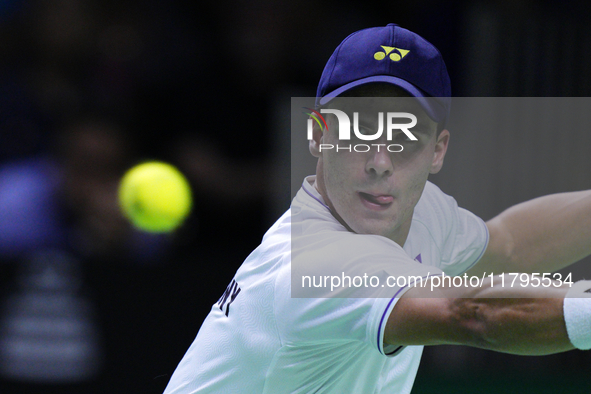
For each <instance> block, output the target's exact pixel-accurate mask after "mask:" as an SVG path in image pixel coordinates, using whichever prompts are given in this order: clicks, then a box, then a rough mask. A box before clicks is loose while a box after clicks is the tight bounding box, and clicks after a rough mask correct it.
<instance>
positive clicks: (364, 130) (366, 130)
mask: <svg viewBox="0 0 591 394" xmlns="http://www.w3.org/2000/svg"><path fill="white" fill-rule="evenodd" d="M359 133H360V134H362V135H374V134H375V133H376V131H375V130H371V129H369V128H367V127H359Z"/></svg>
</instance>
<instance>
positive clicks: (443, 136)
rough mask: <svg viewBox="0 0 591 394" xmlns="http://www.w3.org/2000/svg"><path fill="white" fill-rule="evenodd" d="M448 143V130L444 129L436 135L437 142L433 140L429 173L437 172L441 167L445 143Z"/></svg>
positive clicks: (445, 150)
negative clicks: (433, 146)
mask: <svg viewBox="0 0 591 394" xmlns="http://www.w3.org/2000/svg"><path fill="white" fill-rule="evenodd" d="M448 143H449V131H448V130H447V129H444V130H442V131H441V133H439V135H438V136H437V142H435V151H434V153H433V162H432V163H431V171H430V173H431V174H437V173H438V172H439V170H441V167H443V159H444V158H445V153H446V152H447V145H448Z"/></svg>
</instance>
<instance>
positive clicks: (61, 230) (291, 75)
mask: <svg viewBox="0 0 591 394" xmlns="http://www.w3.org/2000/svg"><path fill="white" fill-rule="evenodd" d="M197 3H198V2H187V1H175V0H172V1H156V0H144V1H141V2H140V1H133V0H117V1H115V0H54V1H43V0H29V1H27V0H2V1H0V392H1V393H3V394H5V393H10V394H11V393H53V392H55V393H81V392H84V393H106V392H108V393H112V394H115V393H160V392H162V391H163V390H164V387H165V386H166V383H167V382H168V379H169V378H170V375H171V374H172V372H173V370H174V368H175V367H176V364H177V363H178V362H179V361H180V359H181V357H182V356H183V354H184V352H185V351H186V349H187V348H188V346H189V345H190V343H191V342H192V340H193V338H194V336H195V335H196V333H197V330H198V329H199V326H200V324H201V322H202V320H203V319H204V317H205V316H206V314H207V313H208V311H209V309H210V308H211V305H212V304H213V303H215V302H216V301H217V299H218V298H219V296H220V295H221V294H222V293H223V291H224V289H225V288H226V286H227V284H228V283H229V281H230V280H231V278H232V276H233V274H234V272H235V270H236V269H237V268H238V267H239V265H240V264H241V262H242V261H243V259H244V258H245V257H246V256H247V255H248V254H249V253H250V251H251V250H252V249H253V248H254V247H256V245H258V243H259V242H260V239H261V237H262V235H263V234H264V232H265V231H266V229H267V228H268V227H269V226H270V225H271V224H272V223H273V221H274V220H275V219H276V218H277V217H279V215H281V213H282V212H283V211H285V210H286V209H287V208H288V207H289V202H290V186H289V176H288V175H287V174H289V166H290V157H289V156H290V154H289V141H290V130H289V116H290V113H289V105H290V97H292V96H314V95H315V92H316V84H317V82H318V79H319V77H320V74H321V72H322V69H323V67H324V63H325V62H326V60H327V59H328V58H329V56H330V54H331V53H332V51H333V50H334V48H335V47H336V46H337V45H338V44H339V43H340V41H341V40H342V39H343V38H345V37H346V36H347V35H348V34H350V33H352V32H353V31H356V30H358V29H361V28H365V27H371V26H377V25H385V24H387V23H391V22H395V23H398V24H399V25H401V26H403V27H406V28H409V29H411V30H413V31H415V32H417V33H419V34H420V35H422V36H423V37H425V38H426V39H427V40H429V41H431V42H432V43H433V44H435V46H437V47H438V48H439V49H440V51H441V52H442V53H443V55H444V58H445V59H446V63H447V66H448V69H449V72H450V76H451V79H452V87H453V92H454V95H455V96H468V97H472V96H491V97H494V96H520V97H527V96H591V72H590V71H591V51H589V50H588V48H590V47H591V31H590V30H589V29H588V27H587V26H588V22H589V19H590V18H589V15H590V14H589V12H588V9H587V3H586V2H584V1H574V0H564V1H560V2H558V1H553V0H547V1H533V0H532V1H527V0H521V1H505V0H497V1H493V0H491V1H467V0H466V1H460V0H455V1H454V0H452V1H438V0H420V1H414V2H397V1H388V2H386V1H378V0H370V1H364V2H354V1H309V0H301V1H295V0H293V1H272V0H251V1H244V0H243V1H233V2H226V1H217V2H207V1H205V2H200V4H197ZM581 131H582V132H583V133H580V135H584V133H586V131H584V130H579V132H581ZM572 136H573V135H571V137H572ZM574 137H577V135H574ZM457 138H458V140H461V135H460V136H458V137H457ZM548 138H549V139H550V140H552V138H555V136H549V137H548ZM571 140H572V139H571ZM465 141H470V140H465ZM575 141H578V140H576V139H575ZM585 141H586V142H585V144H587V142H589V139H588V137H587V139H586V140H585ZM472 142H474V141H473V140H472ZM453 143H454V142H452V144H453ZM470 143H471V142H468V143H464V146H465V148H468V149H469V148H470V145H469V144H470ZM589 143H591V142H589ZM466 144H467V146H466ZM575 144H576V142H575ZM452 146H453V145H452ZM578 146H585V145H584V144H583V145H581V144H578ZM458 151H459V152H458V153H457V159H456V160H457V161H456V162H455V163H457V164H455V165H454V164H453V162H452V164H451V165H450V166H451V168H452V169H454V170H453V171H452V170H450V171H449V172H444V173H442V175H441V176H440V177H439V178H437V179H435V181H436V182H437V183H438V184H439V185H440V187H442V189H443V190H444V191H446V192H448V193H450V194H452V195H456V194H454V192H455V191H457V192H458V197H457V198H458V201H459V202H460V205H462V206H466V207H468V208H470V209H472V210H473V211H474V212H475V213H477V214H479V215H481V216H482V217H483V218H484V219H488V218H490V217H491V216H492V215H493V213H494V212H499V211H500V210H502V209H504V208H506V207H508V206H509V205H510V204H513V203H515V202H518V201H521V200H522V199H524V198H531V197H534V196H535V195H531V194H532V193H534V192H538V191H545V190H546V189H541V190H537V189H535V190H534V191H532V190H531V189H527V190H525V191H523V190H521V189H523V188H521V189H520V190H519V191H520V192H519V193H513V191H514V188H513V187H512V186H511V185H507V184H506V183H505V182H504V181H503V180H502V179H497V180H496V183H494V184H491V182H488V180H483V181H482V182H483V183H486V185H488V186H489V188H490V189H491V190H494V191H495V192H496V193H497V194H496V195H491V194H489V195H490V196H491V197H490V198H489V199H483V198H482V196H481V195H475V193H474V192H473V189H470V188H469V187H466V186H465V185H464V179H466V178H464V175H462V173H461V170H462V168H473V167H471V163H466V161H467V160H468V161H469V160H478V159H479V157H481V156H482V155H485V153H486V155H487V157H489V160H488V162H489V164H491V165H492V166H493V167H494V163H495V160H500V159H499V158H501V159H502V160H503V161H506V160H509V159H510V158H511V157H513V156H515V155H514V153H515V152H513V153H512V152H501V151H495V150H492V149H491V150H488V151H487V152H475V153H473V154H472V156H461V154H460V153H461V150H459V149H458ZM579 152H580V153H581V154H584V150H579ZM562 153H563V156H562V157H566V156H569V152H568V151H566V152H564V151H563V152H562ZM454 154H456V153H454ZM532 154H533V153H532ZM505 155H508V156H505ZM148 159H155V160H165V161H168V162H171V163H173V164H175V165H176V166H178V167H179V168H180V169H181V170H182V171H183V172H184V173H185V174H186V175H187V176H188V178H189V180H190V182H191V184H192V187H193V191H194V203H195V204H194V209H193V211H192V214H191V216H190V218H189V219H188V220H187V222H186V223H185V224H184V225H183V227H182V228H180V229H179V230H178V231H177V232H175V233H174V234H170V235H165V236H162V235H150V234H144V233H140V232H138V231H136V230H134V229H133V228H132V227H131V226H130V225H129V224H128V223H127V222H126V221H125V220H124V219H123V217H122V216H121V214H120V212H119V209H118V206H117V200H116V193H117V185H118V181H119V179H120V177H121V176H122V174H123V172H124V171H125V170H126V169H127V168H129V167H130V166H132V165H133V164H136V163H138V162H140V161H143V160H148ZM462 159H463V160H464V164H462V161H461V160H462ZM522 159H523V158H522ZM524 160H527V158H525V159H524ZM552 160H554V161H558V160H560V157H558V158H554V157H553V158H552ZM509 168H512V167H511V166H509ZM585 172H588V167H585V166H576V165H575V166H568V167H566V168H565V169H564V170H563V171H561V172H559V173H556V174H554V175H553V176H554V178H549V177H547V176H546V178H544V179H547V184H549V185H552V179H561V180H562V181H563V182H562V183H560V185H561V187H560V188H561V189H563V190H557V191H566V190H567V189H568V190H571V189H572V190H575V189H578V188H589V187H590V186H591V185H590V184H589V183H590V182H589V181H587V180H586V179H585V177H584V176H580V174H584V173H585ZM471 174H472V178H470V179H475V180H476V181H478V180H479V179H482V178H481V177H478V174H473V173H471ZM538 175H539V174H538ZM542 175H546V174H542ZM571 175H572V176H573V177H574V178H573V179H575V181H573V182H572V183H569V182H566V183H565V182H564V179H569V178H570V177H571ZM513 181H514V183H515V184H517V185H518V184H522V183H523V180H520V179H519V177H513ZM550 189H551V190H553V189H552V188H550ZM512 193H513V194H512ZM497 195H500V196H502V197H503V198H496V196H497ZM530 195H531V196H530ZM514 200H515V201H514ZM589 361H590V358H589V356H588V355H587V354H586V353H583V352H570V353H567V354H564V355H558V356H551V357H530V358H525V357H514V356H506V355H498V354H494V353H492V352H484V351H478V350H473V349H465V348H458V347H453V346H450V347H442V348H439V349H436V350H435V349H426V351H425V359H424V362H423V365H422V367H421V369H420V371H419V377H418V379H417V384H416V387H415V390H414V392H417V393H460V392H462V393H463V392H466V393H472V392H477V393H482V392H503V393H509V392H529V391H531V392H537V393H542V392H544V393H545V392H548V393H549V392H562V389H565V390H566V391H565V392H570V393H572V392H582V390H583V389H582V388H583V387H584V388H588V385H587V383H586V382H585V381H584V377H586V376H589V372H590V368H589V366H588V364H589Z"/></svg>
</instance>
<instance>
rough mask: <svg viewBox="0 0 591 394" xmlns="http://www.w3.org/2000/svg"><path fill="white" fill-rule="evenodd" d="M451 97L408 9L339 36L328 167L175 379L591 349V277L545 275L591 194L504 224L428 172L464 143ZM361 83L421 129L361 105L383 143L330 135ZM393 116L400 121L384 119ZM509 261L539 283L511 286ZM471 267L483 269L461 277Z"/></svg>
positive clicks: (380, 375) (516, 213) (582, 220)
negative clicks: (438, 353) (463, 204)
mask: <svg viewBox="0 0 591 394" xmlns="http://www.w3.org/2000/svg"><path fill="white" fill-rule="evenodd" d="M450 96H451V88H450V81H449V76H448V73H447V70H446V67H445V64H444V62H443V59H442V57H441V55H440V53H439V51H438V50H437V49H436V48H435V47H434V46H433V45H431V44H430V43H429V42H427V41H426V40H424V39H423V38H421V37H420V36H418V35H417V34H415V33H413V32H410V31H408V30H406V29H403V28H401V27H399V26H397V25H395V24H390V25H387V26H385V27H376V28H369V29H365V30H361V31H358V32H356V33H353V34H352V35H350V36H349V37H347V38H346V39H345V40H344V41H343V42H342V43H341V44H340V45H339V46H338V47H337V49H336V50H335V52H334V53H333V55H332V56H331V58H330V59H329V61H328V63H327V65H326V67H325V69H324V72H323V74H322V76H321V79H320V83H319V86H318V92H317V103H316V104H317V108H316V110H315V111H316V113H317V114H319V115H323V118H322V119H323V120H325V121H326V124H325V125H324V124H323V122H320V121H319V122H317V123H316V122H313V130H312V138H311V140H310V151H311V153H312V154H313V155H314V156H315V157H317V159H318V162H317V163H318V164H317V168H316V174H315V175H314V176H309V177H307V178H306V179H305V180H304V182H303V185H302V188H301V189H300V190H299V192H298V193H297V195H296V197H295V198H294V200H293V202H292V205H291V208H290V209H289V210H288V211H287V212H286V213H285V214H284V215H283V216H282V217H281V218H280V219H279V220H278V221H277V222H276V223H275V224H274V225H273V226H272V227H271V228H270V229H269V230H268V232H267V233H266V234H265V236H264V237H263V240H262V243H261V244H260V246H259V247H258V248H256V249H255V250H254V251H253V252H252V254H251V255H250V256H249V257H248V258H247V259H246V261H245V262H244V263H243V265H242V266H241V267H240V268H239V269H238V271H237V272H236V274H235V276H234V278H231V280H230V284H229V285H228V288H227V289H226V291H225V292H224V294H223V295H221V297H220V299H219V300H218V301H217V302H216V303H215V304H214V305H213V307H212V309H211V312H210V314H209V315H208V317H207V318H206V319H205V321H204V323H203V325H202V327H201V329H200V330H199V333H198V334H197V337H196V339H195V341H194V342H193V344H192V345H191V347H190V348H189V350H188V351H187V353H186V355H185V357H184V358H183V359H182V360H181V362H180V364H179V365H178V367H177V369H176V371H175V372H174V374H173V376H172V378H171V380H170V382H169V384H168V386H167V388H166V391H165V393H167V394H173V393H175V394H177V393H185V394H188V393H410V391H411V389H412V386H413V382H414V379H415V376H416V372H417V369H418V365H419V361H420V357H421V353H422V349H423V346H424V345H437V344H462V345H468V346H474V347H479V348H486V349H492V350H497V351H500V352H507V353H514V354H523V355H528V354H532V355H533V354H535V355H539V354H550V353H556V352H563V351H568V350H571V349H575V348H579V349H589V348H591V329H590V327H591V298H590V297H591V282H586V281H581V282H576V283H574V284H573V283H569V282H568V281H564V280H562V278H559V277H556V276H554V277H548V276H544V277H543V278H539V277H536V275H533V274H531V275H529V274H527V273H532V272H540V273H541V272H546V273H551V272H555V271H556V270H558V269H560V268H563V267H565V266H567V265H569V264H571V263H573V262H575V261H578V260H579V259H581V258H583V257H584V256H586V255H588V254H590V253H591V242H589V238H590V236H591V220H589V218H591V193H589V192H575V193H564V194H556V195H550V196H545V197H541V198H538V199H535V200H532V201H528V202H525V203H522V204H520V205H517V206H514V207H512V208H510V209H508V210H507V211H505V212H503V213H501V214H500V215H499V216H497V217H495V218H493V219H492V220H490V221H489V222H486V223H485V222H484V221H482V220H481V219H480V218H478V217H477V216H475V215H474V214H472V213H470V212H468V211H466V210H464V209H462V208H459V207H458V206H457V204H456V202H455V200H454V199H453V198H452V197H450V196H447V195H445V194H444V193H443V192H442V191H441V190H440V189H439V188H438V187H437V186H435V185H434V184H432V183H430V182H428V181H427V177H428V175H429V174H430V173H436V172H437V171H439V170H440V168H441V166H442V165H443V160H444V157H445V154H446V151H447V147H448V142H449V136H450V134H449V131H448V130H447V129H446V128H445V125H446V121H447V119H448V117H449V112H450V99H449V98H450ZM357 97H361V98H369V99H370V100H371V104H370V105H369V107H371V109H373V110H375V111H376V112H379V113H382V114H385V113H388V112H395V114H398V115H397V116H407V117H409V118H410V119H411V120H413V122H411V123H412V128H411V126H408V130H405V129H404V127H398V128H396V127H390V126H392V124H393V123H394V122H395V120H393V119H392V118H388V119H386V120H383V122H382V123H381V124H380V120H379V117H375V116H369V115H366V111H362V110H361V111H359V113H358V115H357V116H358V118H357V123H356V125H357V126H355V127H356V129H355V130H356V131H355V133H354V135H353V136H352V137H351V138H350V140H349V142H351V143H353V142H366V145H369V146H371V149H369V150H367V151H361V152H356V151H354V150H353V149H352V150H346V149H344V150H343V149H341V150H340V151H337V149H331V148H329V147H330V146H333V147H334V146H337V145H338V144H339V143H342V142H343V141H342V135H341V134H340V132H339V131H340V129H339V126H340V124H341V123H340V121H341V120H342V119H343V118H342V114H352V113H353V112H355V108H353V107H351V105H353V104H351V103H352V102H353V103H355V105H357V104H356V103H358V101H356V100H355V99H354V100H353V101H351V100H349V99H351V98H357ZM409 114H411V115H412V116H411V115H409ZM315 116H316V114H315ZM339 116H341V119H339ZM353 116H354V115H353ZM316 119H317V120H319V119H320V118H318V117H317V118H316ZM351 119H353V117H351ZM388 122H390V123H388ZM384 124H388V125H389V130H390V132H391V135H388V133H383V134H382V135H380V134H379V133H378V132H377V131H376V130H383V129H384ZM396 125H397V124H395V126H396ZM409 125H410V123H409ZM398 126H400V125H398ZM372 138H376V139H375V140H374V141H373V145H372V144H369V143H367V141H368V140H370V139H372ZM388 144H391V145H396V146H398V147H402V148H403V149H390V150H389V149H387V148H385V147H386V146H389V145H388ZM379 148H381V149H379ZM509 272H511V273H516V272H522V273H526V274H527V275H526V277H527V278H528V280H529V278H531V281H528V285H527V286H509V285H508V283H504V285H502V282H501V281H500V279H501V277H502V274H503V273H509ZM490 273H494V274H495V275H492V274H490ZM468 277H479V278H481V281H480V282H479V283H478V285H474V284H473V283H472V282H470V283H467V285H464V286H455V285H454V284H453V283H452V282H451V280H450V279H451V278H456V279H457V278H459V279H462V278H464V279H465V278H468ZM336 278H338V282H339V283H337V281H336ZM446 278H447V282H446V280H445V279H446ZM535 278H537V279H538V280H540V282H539V284H536V283H537V282H536V281H535V280H534V279H535ZM401 279H404V280H401ZM542 279H543V280H545V282H543V281H542ZM454 283H455V282H454Z"/></svg>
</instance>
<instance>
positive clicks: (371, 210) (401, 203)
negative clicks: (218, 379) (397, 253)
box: [316, 90, 437, 246]
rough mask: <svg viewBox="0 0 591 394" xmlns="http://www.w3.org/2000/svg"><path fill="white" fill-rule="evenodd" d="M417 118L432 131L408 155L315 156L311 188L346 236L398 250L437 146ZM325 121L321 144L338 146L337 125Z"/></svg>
mask: <svg viewBox="0 0 591 394" xmlns="http://www.w3.org/2000/svg"><path fill="white" fill-rule="evenodd" d="M375 93H376V92H375V91H374V92H372V94H375ZM386 93H387V94H392V91H391V90H388V91H387V92H386ZM386 97H390V96H386ZM409 100H412V99H409ZM419 111H421V110H420V109H419ZM414 112H416V111H414ZM421 112H422V111H421ZM420 117H421V118H422V124H423V125H424V124H428V126H429V128H431V130H430V131H429V132H428V133H423V134H421V135H420V136H419V141H418V142H416V143H415V142H413V143H415V145H410V144H409V145H408V146H409V147H410V148H409V149H408V151H410V153H409V152H408V151H407V152H405V153H384V152H382V154H380V153H357V152H348V151H339V152H336V151H335V150H326V151H324V152H323V153H322V154H321V155H320V156H319V160H318V165H317V181H316V188H317V189H318V191H319V192H320V194H321V195H322V197H323V198H324V200H325V202H326V203H327V204H328V206H329V208H330V209H331V211H332V213H333V215H334V216H335V217H336V218H337V219H338V220H339V221H340V222H341V223H342V224H343V225H345V227H347V228H348V229H349V230H351V231H354V232H356V233H361V234H376V235H382V236H385V237H388V238H390V239H392V240H394V241H395V242H397V243H398V244H400V245H401V246H402V245H403V244H404V242H405V241H406V237H407V235H408V231H409V230H410V224H411V221H412V215H413V212H414V207H415V205H416V203H417V202H418V200H419V198H420V196H421V194H422V192H423V189H424V187H425V183H426V181H427V178H428V175H429V171H430V169H431V162H432V159H433V151H434V145H435V140H436V135H435V134H436V131H435V130H436V127H437V126H436V124H435V122H433V121H432V120H431V119H429V118H428V117H427V116H426V114H425V113H424V112H422V113H421V114H420ZM425 118H426V119H425ZM327 121H329V122H330V123H329V130H328V131H327V132H325V134H324V135H323V136H322V142H323V143H326V144H333V145H337V144H338V143H339V141H338V135H337V132H336V131H335V130H336V129H337V128H336V127H334V126H335V125H336V123H335V121H334V120H333V119H332V118H329V119H327ZM331 125H332V126H333V127H331Z"/></svg>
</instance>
